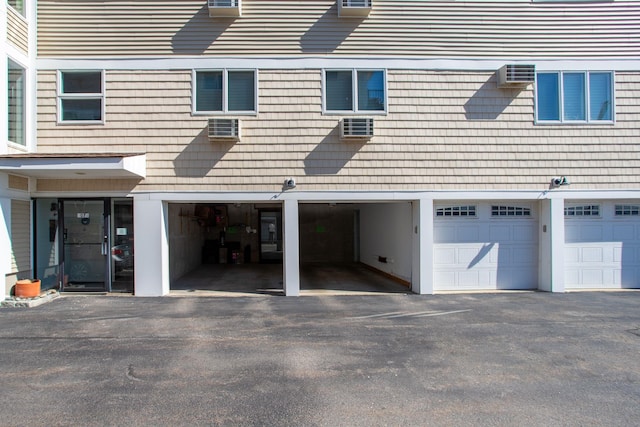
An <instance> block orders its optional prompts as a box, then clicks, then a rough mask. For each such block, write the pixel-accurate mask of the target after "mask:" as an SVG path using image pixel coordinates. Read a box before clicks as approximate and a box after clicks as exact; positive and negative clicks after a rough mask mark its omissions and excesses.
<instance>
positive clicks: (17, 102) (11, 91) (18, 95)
mask: <svg viewBox="0 0 640 427" xmlns="http://www.w3.org/2000/svg"><path fill="white" fill-rule="evenodd" d="M8 63H9V65H8V67H7V71H8V73H7V74H8V79H7V101H8V102H7V110H8V113H9V114H8V138H9V141H11V142H13V143H15V144H20V145H25V120H24V114H25V99H26V98H25V93H24V90H25V84H24V80H25V70H24V68H22V67H21V66H20V65H18V64H16V63H15V62H13V61H12V60H10V59H9V61H8Z"/></svg>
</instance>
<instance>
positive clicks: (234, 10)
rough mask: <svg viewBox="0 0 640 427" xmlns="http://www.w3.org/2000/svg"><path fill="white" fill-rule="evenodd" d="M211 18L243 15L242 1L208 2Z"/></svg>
mask: <svg viewBox="0 0 640 427" xmlns="http://www.w3.org/2000/svg"><path fill="white" fill-rule="evenodd" d="M208 2H209V16H211V17H230V16H240V15H242V5H241V2H242V0H208Z"/></svg>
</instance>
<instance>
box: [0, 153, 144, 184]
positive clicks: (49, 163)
mask: <svg viewBox="0 0 640 427" xmlns="http://www.w3.org/2000/svg"><path fill="white" fill-rule="evenodd" d="M0 171H2V172H7V173H15V174H19V175H24V176H28V177H34V178H49V179H107V178H129V179H132V178H137V179H141V178H145V176H146V173H147V162H146V154H140V153H126V154H113V153H98V154H35V153H32V154H8V155H4V156H0Z"/></svg>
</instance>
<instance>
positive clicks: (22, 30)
mask: <svg viewBox="0 0 640 427" xmlns="http://www.w3.org/2000/svg"><path fill="white" fill-rule="evenodd" d="M7 40H8V41H9V42H10V43H11V44H13V45H14V46H15V47H17V48H18V49H20V50H22V51H23V52H24V53H27V52H28V51H29V26H28V24H27V22H26V21H25V19H24V18H23V17H22V16H20V14H18V13H17V12H16V11H15V10H13V9H11V8H7Z"/></svg>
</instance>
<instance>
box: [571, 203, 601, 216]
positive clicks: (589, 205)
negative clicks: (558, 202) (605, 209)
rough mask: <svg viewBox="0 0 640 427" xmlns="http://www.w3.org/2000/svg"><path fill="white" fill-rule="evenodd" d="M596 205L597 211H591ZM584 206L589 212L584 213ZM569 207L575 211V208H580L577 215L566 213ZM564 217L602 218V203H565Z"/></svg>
mask: <svg viewBox="0 0 640 427" xmlns="http://www.w3.org/2000/svg"><path fill="white" fill-rule="evenodd" d="M594 207H597V209H598V213H597V214H594V213H593V208H594ZM585 208H588V211H589V214H588V215H585V214H584V213H585ZM569 209H573V210H574V212H576V209H579V210H580V212H581V213H580V214H579V215H575V214H574V215H568V214H567V211H568V210H569ZM564 218H565V219H573V218H575V219H582V218H598V219H599V218H602V204H601V203H570V204H566V205H565V207H564Z"/></svg>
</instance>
